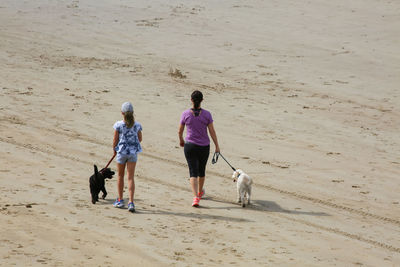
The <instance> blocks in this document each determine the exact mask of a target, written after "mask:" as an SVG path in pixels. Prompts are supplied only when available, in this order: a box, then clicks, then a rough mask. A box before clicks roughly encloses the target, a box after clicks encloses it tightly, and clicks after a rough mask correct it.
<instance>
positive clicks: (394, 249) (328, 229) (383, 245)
mask: <svg viewBox="0 0 400 267" xmlns="http://www.w3.org/2000/svg"><path fill="white" fill-rule="evenodd" d="M0 142H3V143H8V144H11V145H14V146H17V147H22V148H24V149H28V150H31V151H33V152H42V153H45V154H48V155H52V156H56V157H60V158H63V159H68V160H71V161H76V162H79V163H84V164H92V162H88V161H85V160H81V159H79V158H76V157H73V156H69V155H65V154H63V153H57V152H55V151H52V150H50V149H46V148H40V147H38V146H33V145H30V144H24V143H20V142H17V141H15V140H12V139H9V138H3V137H0ZM157 158H158V157H157ZM172 162H174V161H172ZM140 177H143V178H144V179H146V180H147V181H150V182H153V183H157V184H161V185H164V186H167V187H170V188H173V189H176V188H179V189H180V190H183V191H190V190H189V189H188V188H187V187H183V186H180V185H176V184H172V183H168V182H166V181H164V180H160V179H156V178H152V177H148V176H144V175H140ZM210 200H215V201H220V202H224V203H229V204H233V205H237V203H234V202H233V201H231V200H228V199H226V198H222V197H218V196H214V195H210ZM248 209H251V210H254V211H263V212H269V210H268V209H267V208H265V207H262V206H255V205H250V206H248ZM274 215H275V216H279V217H280V218H284V219H286V220H289V221H292V222H293V221H294V222H297V223H301V224H303V225H307V226H310V227H313V228H316V229H319V230H323V231H326V232H330V233H333V234H336V235H340V236H344V237H347V238H350V239H353V240H358V241H361V242H364V243H368V244H370V245H374V246H377V247H381V248H383V249H387V250H390V251H392V252H397V253H400V248H399V247H395V246H392V245H389V244H386V243H382V242H379V241H376V240H373V239H368V238H364V237H362V236H360V235H357V234H351V233H348V232H345V231H342V230H340V229H337V228H331V227H326V226H322V225H319V224H315V223H312V222H309V221H306V220H302V219H296V218H292V217H290V216H288V215H284V214H280V213H274Z"/></svg>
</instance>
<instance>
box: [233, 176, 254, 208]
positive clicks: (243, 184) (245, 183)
mask: <svg viewBox="0 0 400 267" xmlns="http://www.w3.org/2000/svg"><path fill="white" fill-rule="evenodd" d="M232 178H233V181H234V182H236V181H237V194H238V203H242V207H245V206H246V204H245V198H247V204H248V205H250V196H251V185H252V184H253V180H252V179H251V177H250V176H248V175H247V174H246V173H244V172H243V171H242V170H241V169H237V170H236V171H234V172H233V175H232ZM246 195H247V196H246Z"/></svg>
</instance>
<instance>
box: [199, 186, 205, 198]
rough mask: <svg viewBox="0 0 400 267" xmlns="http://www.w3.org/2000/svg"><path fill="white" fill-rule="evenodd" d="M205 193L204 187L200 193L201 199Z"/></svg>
mask: <svg viewBox="0 0 400 267" xmlns="http://www.w3.org/2000/svg"><path fill="white" fill-rule="evenodd" d="M205 193H206V190H204V188H203V190H201V192H200V193H199V194H198V197H199V198H200V199H201V198H202V197H203V196H204V195H205Z"/></svg>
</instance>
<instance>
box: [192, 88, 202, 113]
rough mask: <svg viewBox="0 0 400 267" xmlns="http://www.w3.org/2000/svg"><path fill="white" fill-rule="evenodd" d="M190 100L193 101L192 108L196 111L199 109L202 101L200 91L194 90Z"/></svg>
mask: <svg viewBox="0 0 400 267" xmlns="http://www.w3.org/2000/svg"><path fill="white" fill-rule="evenodd" d="M191 98H192V100H193V104H194V108H195V109H198V108H199V107H200V103H201V101H203V94H202V93H201V92H200V91H198V90H196V91H194V92H193V93H192V96H191Z"/></svg>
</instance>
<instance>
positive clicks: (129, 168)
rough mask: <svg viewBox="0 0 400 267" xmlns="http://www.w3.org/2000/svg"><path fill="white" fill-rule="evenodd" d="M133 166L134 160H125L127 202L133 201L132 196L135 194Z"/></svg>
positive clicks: (134, 166) (134, 164)
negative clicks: (127, 190)
mask: <svg viewBox="0 0 400 267" xmlns="http://www.w3.org/2000/svg"><path fill="white" fill-rule="evenodd" d="M135 168H136V162H127V176H128V189H129V202H133V197H134V194H135Z"/></svg>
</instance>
